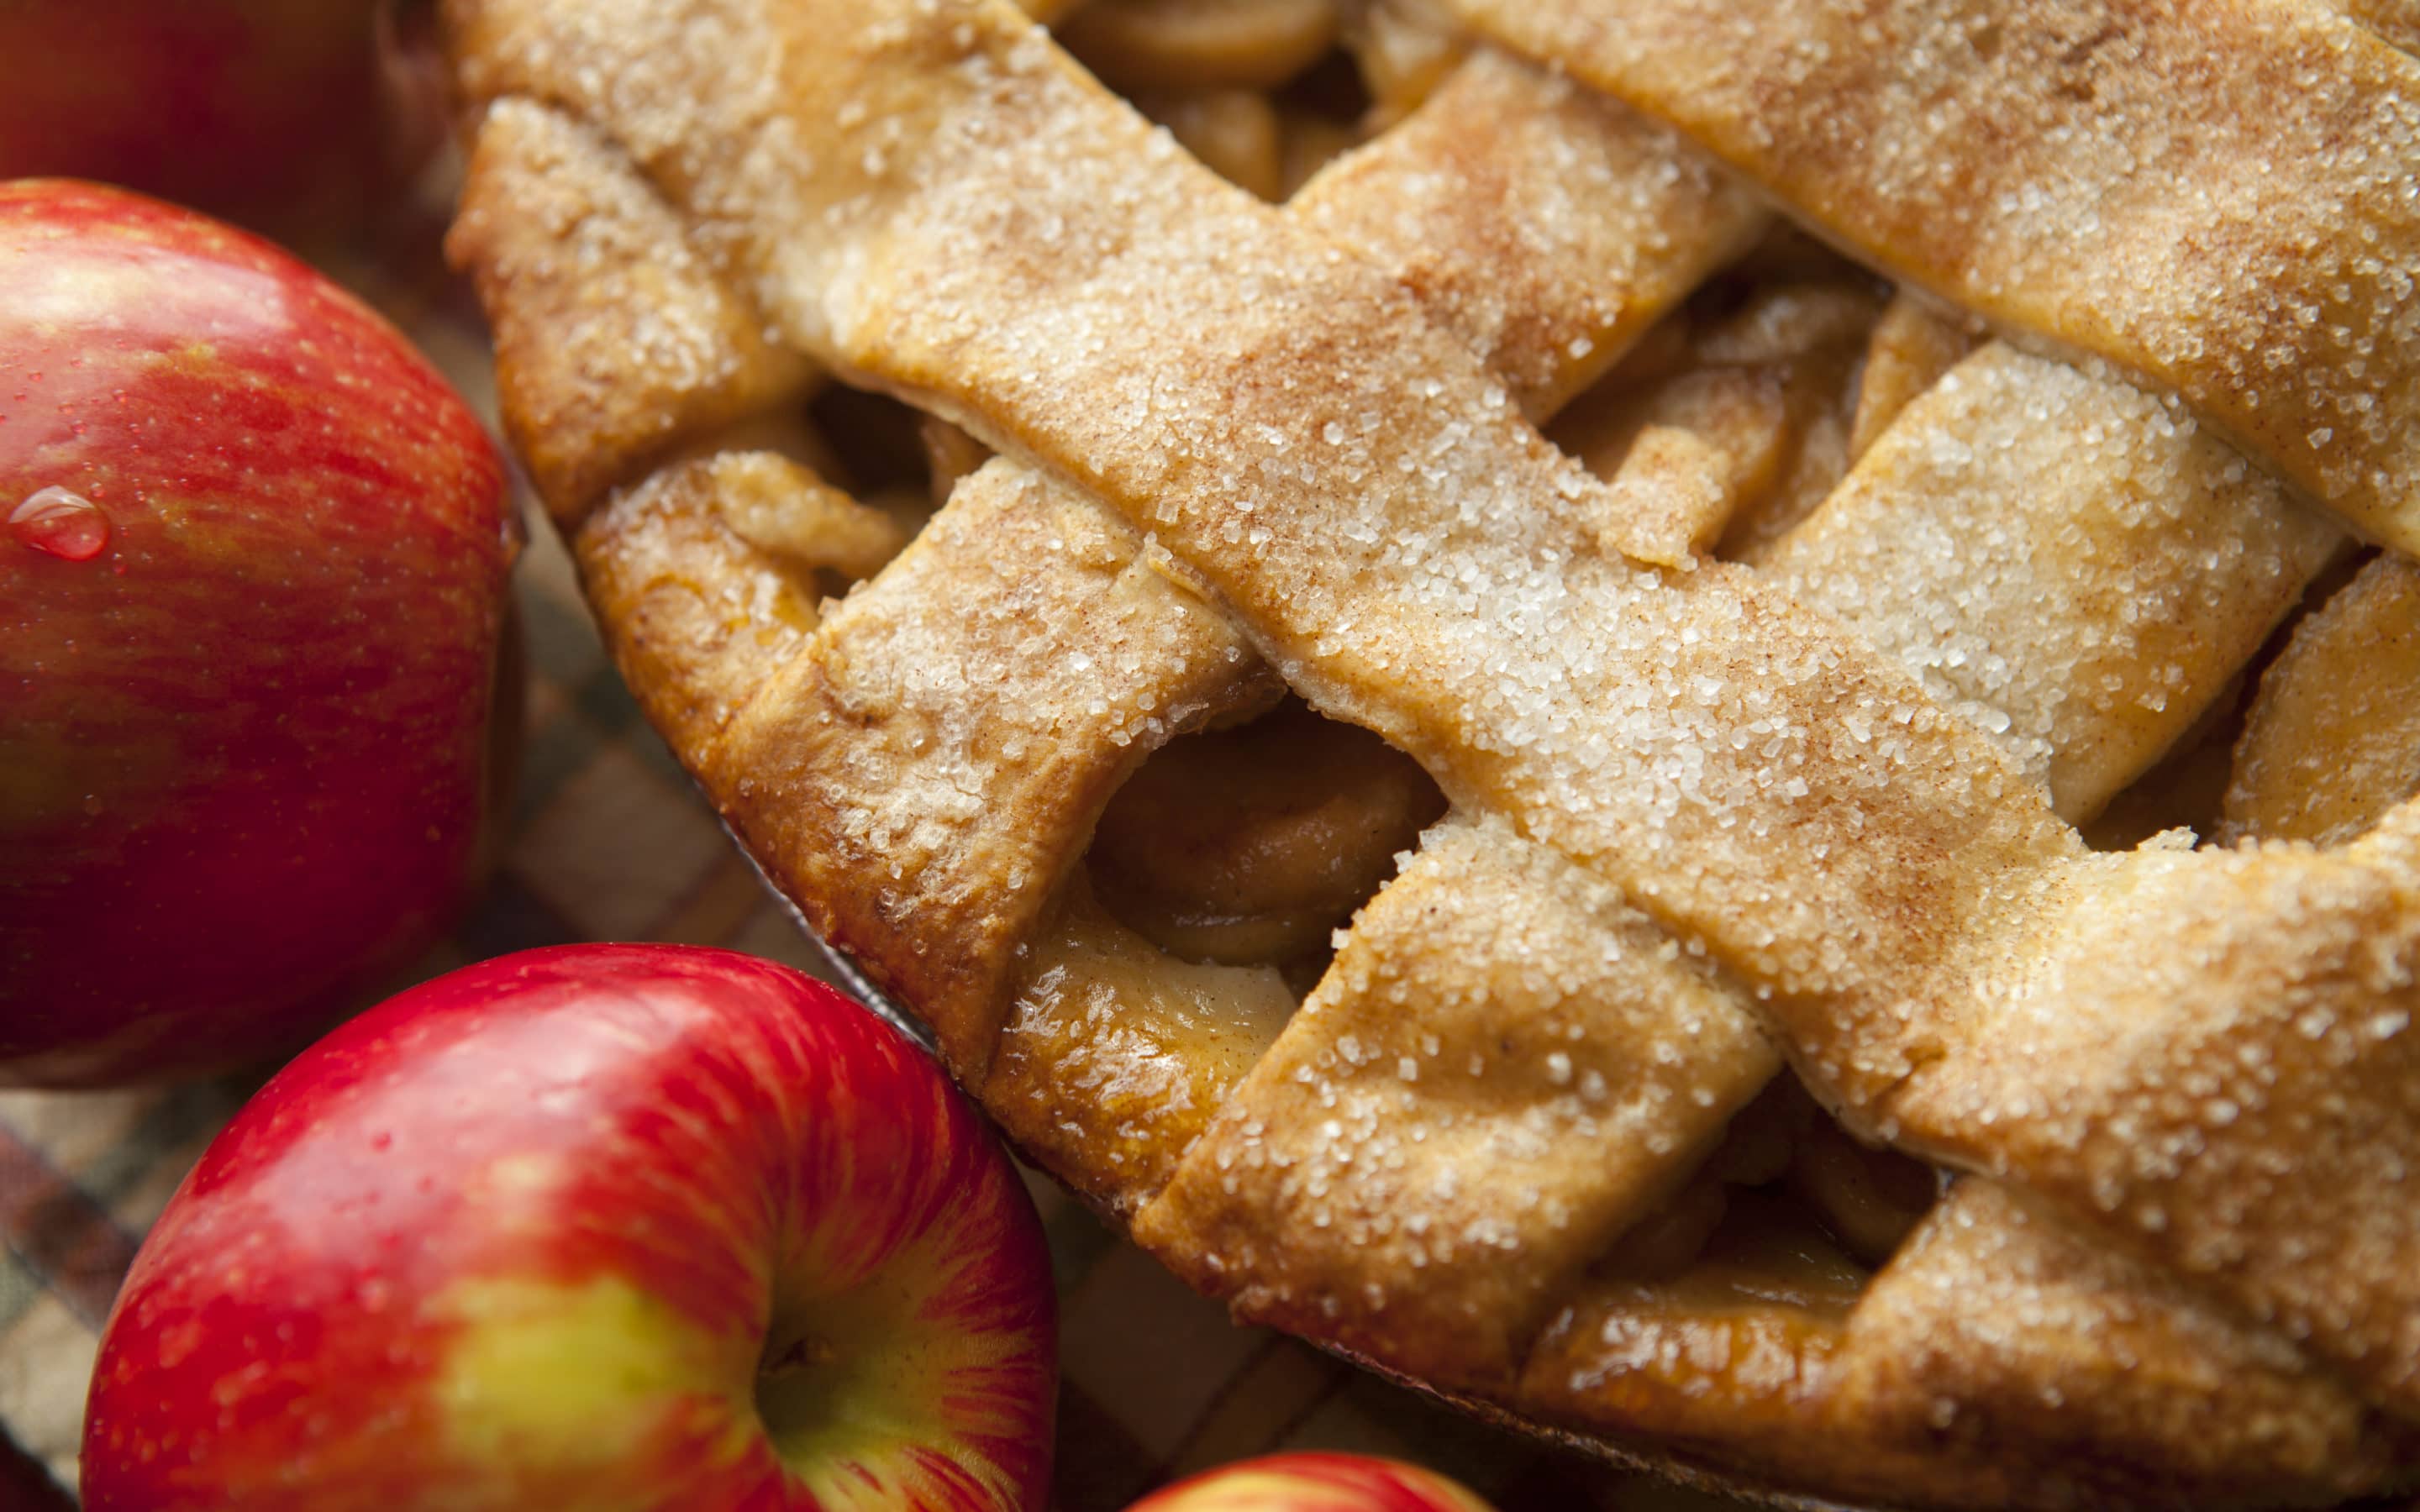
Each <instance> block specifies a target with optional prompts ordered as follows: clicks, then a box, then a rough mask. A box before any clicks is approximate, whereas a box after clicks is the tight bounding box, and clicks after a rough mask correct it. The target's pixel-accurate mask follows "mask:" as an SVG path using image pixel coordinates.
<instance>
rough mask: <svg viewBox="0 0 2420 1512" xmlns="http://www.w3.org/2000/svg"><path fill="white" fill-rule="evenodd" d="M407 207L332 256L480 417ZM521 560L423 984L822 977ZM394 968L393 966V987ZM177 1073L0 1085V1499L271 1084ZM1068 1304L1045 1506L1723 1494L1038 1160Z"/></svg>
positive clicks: (69, 1405) (64, 1461)
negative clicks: (734, 954)
mask: <svg viewBox="0 0 2420 1512" xmlns="http://www.w3.org/2000/svg"><path fill="white" fill-rule="evenodd" d="M436 232H437V228H436V225H435V224H434V223H433V222H432V221H429V220H427V219H425V218H424V219H420V220H415V221H414V222H413V223H412V224H411V225H410V226H409V227H408V228H406V229H405V230H404V231H403V233H402V235H401V242H402V245H403V246H404V247H405V249H406V250H405V251H403V252H401V253H398V254H396V255H393V256H392V257H390V259H389V260H388V261H386V262H384V263H381V264H380V265H378V266H375V267H364V266H359V265H356V264H353V263H350V262H345V261H338V262H335V263H334V267H335V270H336V271H337V272H338V273H339V276H341V277H344V278H345V279H346V280H347V281H348V282H349V283H350V284H352V285H354V286H355V287H356V288H359V289H361V290H362V291H363V292H364V293H365V294H366V295H367V296H368V297H369V298H370V299H371V301H373V302H374V303H376V304H378V305H379V306H380V308H381V309H383V310H384V311H385V312H386V313H387V314H388V315H389V316H390V317H392V318H393V319H395V320H396V323H397V324H398V325H400V326H401V327H402V328H403V329H404V330H405V331H406V332H409V333H410V334H411V336H412V337H413V338H414V339H415V340H416V341H418V342H419V344H420V345H421V347H422V348H423V349H424V350H426V351H427V353H428V354H429V355H430V356H431V358H433V359H434V360H435V361H436V362H437V363H438V364H439V365H440V366H441V367H442V368H443V369H444V370H445V372H446V373H447V374H448V376H450V377H451V378H453V379H454V381H455V383H456V384H457V385H458V387H459V388H460V389H461V390H462V392H463V393H465V394H466V395H467V396H468V397H469V398H470V399H471V400H472V402H473V405H474V406H475V407H477V408H479V409H481V410H482V412H483V413H485V414H486V415H488V416H489V422H490V424H493V416H494V412H495V406H494V394H493V384H492V379H491V377H490V375H489V366H488V358H487V351H486V347H485V343H484V338H483V335H482V332H481V329H480V324H479V317H478V316H477V313H476V310H475V308H474V307H473V305H472V304H471V302H470V301H469V300H468V298H467V296H466V295H465V294H464V292H463V291H462V290H461V289H460V288H459V287H458V286H457V285H455V284H454V283H453V282H452V280H451V279H450V278H448V277H447V276H446V275H445V274H444V272H443V270H442V269H441V268H439V267H438V266H437V264H436V262H435V258H434V251H433V249H434V246H435V238H436ZM529 517H530V519H531V521H532V529H531V541H530V545H529V548H528V549H527V551H526V552H525V553H524V554H523V557H522V559H521V563H520V569H519V577H518V582H517V586H516V594H517V598H518V603H519V609H520V627H521V634H522V640H523V648H524V651H525V660H526V663H527V678H526V684H525V702H524V704H523V708H522V711H521V718H522V724H523V739H522V743H521V746H520V772H519V780H518V785H517V787H516V789H515V792H514V796H513V800H512V804H511V808H510V810H509V812H508V813H506V814H505V815H504V816H503V818H504V823H505V825H506V830H505V833H506V837H507V839H506V841H505V844H504V848H503V852H502V855H501V857H500V860H499V863H498V866H497V868H496V870H495V872H494V874H493V876H492V877H491V878H490V879H489V883H488V885H487V887H486V889H485V891H484V893H483V894H482V896H481V897H480V898H479V899H478V901H477V902H476V903H475V904H474V905H473V908H472V909H471V911H470V912H469V914H468V915H467V916H466V917H465V918H464V919H463V920H462V922H461V924H460V927H459V928H458V929H457V930H456V932H455V933H454V935H453V937H452V938H451V939H449V940H448V941H446V942H445V943H444V944H443V945H442V947H440V948H439V949H436V950H434V951H432V952H431V953H430V954H429V955H428V957H427V959H426V960H425V961H423V962H422V963H421V964H420V965H419V967H418V969H417V971H416V973H415V974H414V976H413V978H412V980H421V979H424V978H427V977H430V976H435V975H437V974H438V973H440V972H443V971H447V970H451V969H452V968H454V967H456V966H458V965H461V964H465V963H468V962H471V961H474V960H479V959H483V958H485V957H488V956H493V955H500V954H503V953H504V952H506V951H510V950H519V949H529V948H531V947H534V946H543V945H554V944H561V943H564V942H566V941H572V940H609V939H610V940H666V941H676V942H683V943H689V944H697V945H716V946H723V947H728V948H730V949H738V950H745V951H749V952H751V953H752V954H755V955H760V956H767V957H769V958H771V959H773V960H777V961H783V962H787V963H788V964H792V965H795V966H799V967H801V968H803V969H805V970H807V971H810V972H813V973H814V974H816V975H817V976H822V977H825V978H827V979H830V976H831V973H830V969H829V967H828V966H827V965H826V964H825V962H824V961H823V959H822V957H821V956H820V954H819V953H818V951H817V949H816V948H815V946H814V943H813V942H812V941H811V940H809V939H807V938H805V937H804V936H803V935H802V934H801V933H799V929H798V927H797V926H796V925H795V924H794V923H793V922H792V920H791V918H790V917H789V915H788V914H787V913H786V912H785V911H784V910H783V907H782V905H781V904H780V903H778V902H777V901H776V900H774V899H773V898H771V897H769V896H768V894H767V893H766V892H765V891H764V889H763V887H762V885H761V884H760V883H759V881H758V879H757V876H756V873H755V872H754V871H753V870H752V868H751V867H750V865H749V863H748V862H747V860H746V859H745V858H743V857H742V856H740V854H739V852H738V851H737V849H736V848H735V847H734V846H733V845H732V844H731V843H730V841H728V840H727V839H726V838H725V837H724V835H723V834H722V832H721V829H720V828H719V827H718V826H717V825H716V823H715V821H714V818H713V816H712V815H711V814H710V813H709V812H708V811H707V810H706V807H705V805H704V804H703V803H702V802H701V801H700V800H699V798H698V796H697V795H696V794H695V793H694V792H693V791H692V790H691V788H690V784H689V780H688V779H687V778H686V777H685V776H684V775H683V773H682V772H681V770H680V768H679V766H678V765H677V764H675V762H674V760H673V758H672V755H671V753H670V752H669V751H667V750H666V749H665V748H664V747H663V744H662V743H661V742H660V741H659V740H658V739H657V738H656V736H655V734H654V733H653V732H651V731H650V730H649V729H648V728H647V726H646V725H645V723H644V721H643V720H642V719H641V718H640V717H639V711H638V708H637V706H636V705H635V704H634V703H633V702H631V700H630V697H629V695H628V692H626V691H625V690H624V688H623V687H622V683H621V679H620V678H619V676H618V675H617V674H616V673H615V671H614V670H613V666H612V664H611V663H610V662H609V661H608V660H607V659H606V656H605V653H604V650H603V648H602V647H601V645H600V644H599V643H598V641H597V635H596V632H595V630H594V629H593V627H592V626H591V625H590V622H589V618H588V612H587V609H586V608H585V607H584V606H583V605H582V601H581V597H580V594H579V590H578V587H577V585H576V583H575V581H574V579H573V573H572V568H571V563H570V561H569V559H568V557H566V554H565V552H564V550H563V548H562V547H561V544H560V543H559V542H558V541H557V540H556V539H555V538H554V535H553V533H552V531H551V528H550V527H549V526H548V525H547V524H546V523H545V520H544V517H543V516H542V515H541V514H540V513H539V512H538V511H536V510H535V507H533V508H532V509H531V510H530V511H529ZM398 985H401V984H400V983H399V984H398ZM267 1071H268V1068H262V1069H261V1070H258V1071H256V1072H251V1073H249V1074H246V1075H239V1076H234V1077H229V1078H224V1079H221V1080H217V1081H212V1082H206V1083H200V1084H196V1085H190V1086H184V1087H178V1088H163V1089H150V1090H143V1091H122V1092H100V1093H80V1094H50V1093H36V1092H0V1239H5V1241H6V1247H5V1249H0V1512H20V1509H23V1512H37V1509H46V1508H52V1507H64V1506H71V1505H72V1502H71V1500H70V1498H69V1497H68V1496H67V1494H66V1493H65V1492H64V1491H63V1490H61V1489H60V1488H61V1487H66V1486H72V1485H73V1484H74V1481H75V1458H76V1446H77V1442H78V1438H79V1434H80V1432H81V1427H82V1421H83V1416H84V1393H85V1381H86V1378H87V1377H88V1376H89V1374H90V1372H91V1369H92V1364H93V1356H94V1351H95V1348H96V1346H97V1344H98V1341H99V1333H100V1329H101V1324H102V1321H103V1320H104V1319H106V1317H107V1316H108V1311H109V1305H110V1301H111V1299H112V1297H113V1296H114V1295H115V1294H116V1288H117V1285H118V1281H119V1279H120V1278H121V1277H122V1276H123V1275H124V1273H125V1272H126V1268H127V1265H128V1263H129V1262H130V1261H131V1260H132V1258H133V1255H134V1250H135V1246H136V1245H137V1244H138V1243H139V1242H141V1239H142V1235H143V1233H144V1230H145V1229H146V1228H147V1227H148V1226H149V1225H150V1223H151V1221H152V1220H153V1219H154V1218H155V1217H156V1216H158V1214H159V1212H160V1210H161V1209H162V1207H163V1206H164V1205H165V1204H166V1202H167V1200H168V1197H169V1196H170V1194H171V1193H173V1192H174V1191H175V1190H176V1186H177V1183H178V1181H179V1180H182V1178H183V1176H184V1174H185V1171H186V1170H187V1168H188V1167H189V1166H191V1165H193V1163H194V1160H195V1158H196V1157H198V1156H199V1155H200V1154H201V1151H202V1149H203V1147H204V1146H205V1145H206V1144H208V1142H209V1138H210V1136H211V1134H213V1133H214V1132H215V1131H216V1130H217V1129H218V1127H219V1125H220V1124H221V1123H222V1122H223V1121H224V1120H225V1119H226V1118H227V1116H228V1115H229V1114H231V1113H232V1112H233V1111H234V1110H235V1108H236V1106H237V1105H238V1104H239V1103H241V1102H242V1100H243V1098H244V1096H245V1095H246V1094H247V1093H248V1092H249V1091H250V1090H251V1089H252V1088H254V1087H256V1086H257V1085H258V1084H259V1082H260V1081H261V1080H262V1079H263V1078H264V1077H265V1076H266V1074H267ZM1028 1184H1029V1186H1030V1187H1031V1188H1032V1193H1033V1196H1034V1201H1035V1203H1036V1204H1037V1206H1038V1207H1039V1208H1040V1210H1041V1212H1042V1218H1043V1223H1044V1226H1045V1227H1046V1228H1047V1232H1048V1235H1049V1239H1050V1245H1051V1251H1052V1254H1053V1256H1054V1257H1055V1259H1056V1262H1057V1273H1058V1278H1059V1287H1060V1298H1061V1309H1062V1319H1063V1322H1062V1330H1063V1334H1062V1342H1061V1349H1062V1359H1063V1366H1064V1370H1063V1384H1062V1387H1061V1397H1060V1408H1059V1424H1060V1428H1059V1432H1060V1450H1059V1469H1058V1480H1057V1489H1056V1494H1055V1498H1054V1506H1055V1507H1057V1508H1058V1509H1060V1512H1114V1509H1116V1508H1120V1507H1123V1506H1125V1504H1127V1503H1128V1502H1130V1501H1132V1500H1134V1499H1135V1498H1136V1497H1137V1496H1139V1495H1140V1494H1141V1493H1142V1492H1144V1491H1145V1490H1147V1489H1150V1488H1152V1487H1154V1486H1156V1485H1158V1484H1160V1483H1161V1482H1163V1481H1165V1480H1167V1479H1170V1478H1171V1477H1174V1476H1180V1475H1185V1474H1189V1473H1193V1472H1195V1471H1198V1470H1202V1469H1205V1468H1208V1467H1210V1466H1212V1465H1217V1464H1221V1463H1224V1462H1227V1461H1230V1460H1233V1459H1237V1458H1246V1457H1249V1456H1252V1455H1256V1454H1264V1453H1269V1452H1273V1451H1277V1450H1281V1449H1298V1448H1329V1449H1347V1450H1356V1451H1361V1452H1365V1453H1373V1454H1382V1455H1391V1456H1395V1457H1397V1458H1406V1459H1411V1460H1415V1461H1418V1462H1420V1463H1424V1464H1427V1465H1430V1466H1432V1467H1434V1468H1436V1469H1438V1470H1442V1471H1444V1472H1446V1473H1449V1474H1452V1475H1454V1476H1456V1477H1458V1478H1460V1479H1462V1480H1464V1481H1466V1482H1467V1483H1468V1484H1470V1485H1471V1486H1472V1487H1473V1488H1474V1489H1478V1490H1480V1491H1481V1492H1482V1493H1483V1494H1486V1495H1488V1496H1489V1497H1491V1498H1492V1499H1494V1500H1495V1501H1496V1502H1497V1504H1498V1505H1499V1506H1501V1507H1503V1508H1505V1509H1506V1512H1522V1509H1527V1508H1542V1509H1558V1512H1559V1509H1565V1508H1569V1509H1574V1512H1651V1509H1652V1512H1683V1509H1687V1508H1714V1507H1718V1506H1724V1505H1729V1504H1727V1503H1722V1502H1717V1501H1715V1500H1713V1499H1711V1498H1704V1497H1699V1496H1697V1495H1695V1494H1693V1493H1688V1492H1683V1491H1677V1490H1674V1489H1669V1488H1666V1487H1663V1486H1660V1485H1654V1484H1650V1483H1647V1482H1645V1481H1641V1480H1638V1479H1636V1478H1631V1477H1623V1476H1619V1475H1615V1474H1613V1473H1610V1472H1606V1471H1605V1470H1602V1469H1600V1468H1598V1467H1595V1466H1593V1465H1590V1464H1586V1463H1582V1462H1579V1461H1576V1460H1575V1459H1572V1458H1567V1457H1564V1456H1561V1455H1558V1454H1553V1453H1550V1452H1547V1451H1544V1450H1542V1449H1539V1448H1536V1447H1534V1446H1532V1445H1530V1444H1528V1443H1526V1442H1524V1441H1520V1440H1516V1439H1512V1438H1510V1437H1507V1436H1505V1435H1503V1434H1500V1433H1498V1432H1497V1431H1495V1430H1493V1429H1489V1428H1485V1427H1480V1426H1478V1425H1476V1424H1473V1423H1470V1422H1467V1421H1466V1420H1464V1419H1462V1418H1460V1417H1458V1416H1456V1415H1454V1414H1452V1413H1450V1412H1446V1411H1444V1410H1442V1409H1440V1408H1438V1407H1436V1406H1435V1405H1433V1404H1431V1403H1429V1402H1427V1401H1426V1400H1424V1399H1422V1398H1420V1397H1418V1396H1414V1395H1412V1394H1409V1393H1406V1392H1404V1391H1400V1390H1397V1389H1395V1388H1393V1387H1391V1386H1388V1385H1387V1384H1385V1383H1383V1382H1381V1381H1377V1380H1376V1379H1374V1378H1373V1377H1370V1376H1367V1375H1364V1374H1362V1373H1361V1372H1359V1371H1357V1370H1356V1369H1354V1368H1353V1367H1351V1366H1349V1365H1344V1364H1342V1363H1341V1362H1339V1361H1337V1360H1334V1359H1332V1358H1330V1357H1328V1356H1326V1355H1324V1354H1322V1353H1320V1352H1318V1351H1316V1350H1312V1349H1311V1348H1310V1347H1308V1346H1306V1345H1304V1344H1301V1343H1299V1342H1297V1341H1295V1340H1293V1339H1289V1338H1285V1337H1282V1336H1280V1335H1275V1334H1271V1333H1268V1332H1266V1331H1264V1330H1258V1329H1247V1328H1239V1327H1237V1326H1235V1325H1233V1323H1231V1322H1230V1321H1229V1320H1228V1319H1227V1316H1226V1312H1225V1309H1224V1308H1223V1307H1222V1306H1220V1305H1219V1304H1216V1303H1212V1302H1209V1301H1206V1300H1204V1299H1203V1298H1202V1297H1199V1296H1197V1295H1195V1294H1194V1293H1193V1292H1191V1291H1190V1290H1188V1289H1187V1288H1186V1287H1185V1286H1184V1285H1183V1284H1181V1283H1180V1282H1178V1281H1176V1280H1175V1279H1174V1278H1172V1277H1171V1276H1170V1275H1169V1274H1168V1273H1166V1272H1164V1271H1162V1270H1161V1269H1160V1268H1159V1266H1158V1265H1157V1264H1156V1262H1154V1261H1153V1260H1151V1259H1149V1258H1148V1257H1145V1256H1144V1255H1143V1254H1142V1253H1141V1252H1140V1251H1139V1250H1136V1249H1135V1248H1133V1247H1132V1246H1131V1245H1129V1244H1126V1243H1125V1242H1122V1241H1120V1240H1118V1239H1116V1238H1115V1237H1114V1236H1112V1235H1111V1234H1110V1233H1109V1231H1108V1230H1107V1229H1105V1228H1104V1227H1102V1226H1101V1225H1100V1224H1099V1223H1098V1222H1096V1221H1095V1220H1094V1218H1093V1217H1092V1216H1091V1214H1090V1213H1088V1212H1087V1211H1085V1210H1084V1209H1083V1208H1081V1207H1080V1206H1079V1205H1078V1204H1077V1203H1076V1202H1075V1201H1074V1200H1073V1199H1072V1198H1071V1197H1069V1196H1067V1195H1066V1194H1065V1193H1064V1192H1063V1191H1061V1190H1060V1189H1059V1188H1058V1187H1057V1186H1055V1185H1053V1184H1052V1183H1051V1182H1049V1181H1048V1180H1047V1179H1044V1178H1042V1177H1039V1176H1036V1175H1032V1174H1031V1173H1029V1176H1028Z"/></svg>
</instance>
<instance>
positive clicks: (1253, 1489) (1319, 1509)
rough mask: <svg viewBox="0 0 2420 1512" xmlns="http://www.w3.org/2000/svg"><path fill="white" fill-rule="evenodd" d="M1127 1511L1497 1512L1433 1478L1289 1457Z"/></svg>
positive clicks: (1394, 1464)
mask: <svg viewBox="0 0 2420 1512" xmlns="http://www.w3.org/2000/svg"><path fill="white" fill-rule="evenodd" d="M1127 1512H1493V1509H1492V1508H1491V1507H1489V1506H1488V1504H1486V1503H1485V1502H1482V1501H1481V1500H1480V1499H1479V1498H1478V1497H1477V1496H1474V1495H1473V1494H1471V1493H1470V1492H1469V1491H1468V1490H1466V1489H1464V1488H1462V1487H1461V1486H1458V1485H1456V1484H1454V1483H1453V1482H1452V1481H1450V1480H1448V1479H1446V1478H1445V1477H1444V1476H1442V1475H1439V1474H1437V1473H1435V1472H1432V1471H1426V1470H1422V1469H1420V1468H1419V1466H1417V1465H1406V1464H1404V1463H1401V1462H1400V1461H1397V1460H1392V1459H1376V1458H1370V1457H1368V1456H1366V1455H1344V1454H1284V1455H1270V1456H1268V1457H1267V1458H1262V1459H1248V1460H1246V1461H1244V1462H1243V1463H1241V1464H1234V1465H1227V1466H1224V1467H1222V1468H1220V1469H1218V1470H1213V1471H1209V1472H1207V1473H1203V1474H1200V1475H1196V1476H1194V1477H1193V1478H1192V1479H1190V1480H1187V1481H1180V1482H1178V1483H1177V1484H1176V1485H1174V1486H1171V1487H1169V1488H1168V1489H1165V1490H1162V1491H1158V1492H1156V1493H1154V1494H1152V1495H1150V1496H1147V1497H1144V1498H1143V1499H1142V1500H1141V1501H1140V1502H1137V1503H1136V1504H1134V1505H1133V1506H1132V1507H1130V1508H1128V1509H1127Z"/></svg>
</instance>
